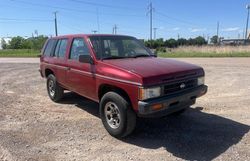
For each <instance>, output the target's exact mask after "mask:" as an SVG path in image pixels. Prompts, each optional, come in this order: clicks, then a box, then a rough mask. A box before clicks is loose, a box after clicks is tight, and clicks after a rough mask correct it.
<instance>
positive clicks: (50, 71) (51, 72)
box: [44, 68, 55, 78]
mask: <svg viewBox="0 0 250 161" xmlns="http://www.w3.org/2000/svg"><path fill="white" fill-rule="evenodd" d="M44 74H45V78H47V77H48V76H49V75H50V74H53V75H55V72H54V71H53V70H52V69H50V68H46V69H45V70H44Z"/></svg>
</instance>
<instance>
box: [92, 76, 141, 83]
mask: <svg viewBox="0 0 250 161" xmlns="http://www.w3.org/2000/svg"><path fill="white" fill-rule="evenodd" d="M96 76H97V77H99V78H104V79H110V80H114V81H118V82H123V83H128V84H133V85H137V86H141V85H142V84H141V83H137V82H132V81H127V80H123V79H118V78H112V77H108V76H103V75H99V74H96Z"/></svg>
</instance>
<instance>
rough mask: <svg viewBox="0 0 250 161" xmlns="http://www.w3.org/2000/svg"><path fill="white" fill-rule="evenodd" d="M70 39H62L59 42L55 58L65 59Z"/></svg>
mask: <svg viewBox="0 0 250 161" xmlns="http://www.w3.org/2000/svg"><path fill="white" fill-rule="evenodd" d="M67 44H68V39H60V40H58V42H57V45H56V50H55V54H54V56H56V57H59V58H64V56H65V54H66V50H67Z"/></svg>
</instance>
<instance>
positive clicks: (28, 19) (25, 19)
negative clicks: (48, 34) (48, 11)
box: [0, 17, 52, 22]
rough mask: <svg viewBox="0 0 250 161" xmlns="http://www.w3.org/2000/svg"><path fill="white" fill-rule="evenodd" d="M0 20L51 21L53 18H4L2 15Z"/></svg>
mask: <svg viewBox="0 0 250 161" xmlns="http://www.w3.org/2000/svg"><path fill="white" fill-rule="evenodd" d="M0 20H3V21H29V22H35V21H40V22H42V21H43V22H51V21H52V20H49V19H27V18H25V19H18V18H3V17H0Z"/></svg>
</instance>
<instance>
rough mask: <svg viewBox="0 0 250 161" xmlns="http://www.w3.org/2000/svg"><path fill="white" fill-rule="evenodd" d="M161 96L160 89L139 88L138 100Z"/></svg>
mask: <svg viewBox="0 0 250 161" xmlns="http://www.w3.org/2000/svg"><path fill="white" fill-rule="evenodd" d="M160 95H161V87H153V88H139V100H146V99H149V98H155V97H159V96H160Z"/></svg>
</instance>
